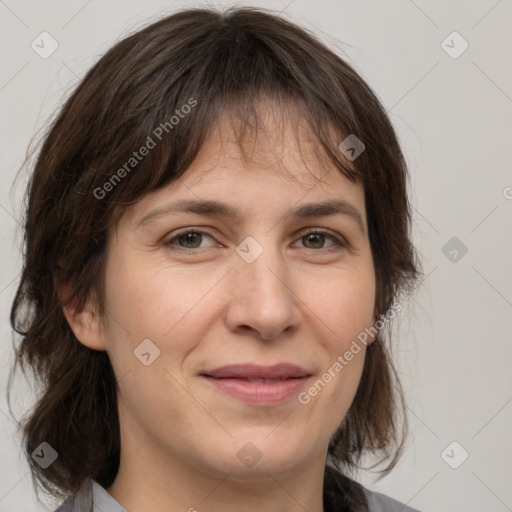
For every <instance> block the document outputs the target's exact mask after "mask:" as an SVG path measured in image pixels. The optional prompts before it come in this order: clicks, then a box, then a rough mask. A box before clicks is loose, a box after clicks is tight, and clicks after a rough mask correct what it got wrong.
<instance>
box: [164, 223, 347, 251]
mask: <svg viewBox="0 0 512 512" xmlns="http://www.w3.org/2000/svg"><path fill="white" fill-rule="evenodd" d="M204 237H207V238H210V239H211V240H213V237H212V236H211V235H209V234H208V233H206V232H205V231H201V230H197V229H190V228H188V229H186V230H183V231H181V232H179V233H177V234H175V235H174V236H173V237H171V238H169V239H168V240H166V241H164V246H165V247H169V248H171V249H177V250H185V251H186V250H187V249H189V251H188V252H193V251H194V250H195V249H203V248H205V247H204V246H201V242H202V241H203V240H204ZM299 240H300V241H302V242H303V243H304V245H305V247H304V248H305V249H312V250H316V251H318V250H328V251H333V250H338V249H340V248H343V247H346V246H347V243H346V242H345V241H343V239H342V238H341V237H338V236H336V235H334V234H333V233H331V232H330V231H328V230H325V229H313V230H309V231H307V232H305V233H304V232H303V234H302V235H301V236H300V238H299ZM326 240H331V245H330V246H328V247H325V246H324V244H325V242H326ZM308 245H309V246H308Z"/></svg>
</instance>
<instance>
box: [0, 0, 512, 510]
mask: <svg viewBox="0 0 512 512" xmlns="http://www.w3.org/2000/svg"><path fill="white" fill-rule="evenodd" d="M212 4H213V3H204V4H199V3H197V2H194V3H186V2H172V1H167V2H165V1H155V0H144V1H143V2H136V1H133V0H131V1H112V0H110V1H102V2H100V1H98V0H92V1H68V2H56V1H45V2H36V1H26V0H24V1H15V0H5V1H1V0H0V16H1V21H0V27H1V29H0V34H1V35H0V38H1V45H2V49H3V52H2V56H3V57H2V65H1V67H0V104H1V109H2V123H1V136H0V140H1V142H2V151H1V152H0V159H1V173H2V174H1V191H0V258H1V266H0V310H1V311H2V316H1V320H0V333H1V340H2V344H1V349H0V372H1V377H0V385H1V391H2V396H1V397H0V431H1V434H2V437H1V443H0V461H1V463H0V512H7V511H20V510H24V511H26V512H33V511H36V510H38V509H37V507H36V505H35V502H34V497H33V494H32V487H31V484H30V480H29V475H28V468H27V466H26V464H25V463H24V461H23V459H22V457H21V455H20V447H19V441H18V438H17V436H16V432H15V428H14V426H13V424H12V422H11V421H10V420H9V418H8V411H7V406H6V403H5V396H4V395H5V383H6V379H7V373H8V367H9V365H10V364H11V362H12V349H11V331H10V327H9V323H8V315H9V310H10V305H11V301H12V298H13V296H14V292H15V287H16V285H17V280H18V277H19V274H18V273H19V268H20V255H19V239H18V238H16V233H15V230H16V227H17V220H16V219H19V218H20V217H19V215H20V210H21V203H20V197H21V193H22V191H23V181H22V182H21V183H20V185H19V186H18V187H17V188H16V189H15V191H14V192H13V193H12V194H10V188H11V184H12V182H13V179H14V176H15V173H16V171H17V169H18V168H19V166H20V165H21V163H22V160H23V157H24V154H25V151H26V148H27V146H28V144H29V142H30V140H31V138H32V137H33V136H34V135H35V133H36V131H37V130H38V129H40V128H41V127H43V126H44V125H45V123H46V121H47V120H48V118H49V116H50V115H51V114H52V112H53V111H54V109H55V108H56V107H57V106H58V105H59V104H61V102H62V98H63V95H64V94H65V93H66V92H68V91H69V90H70V89H71V88H73V87H74V86H75V85H76V84H77V83H78V80H79V78H81V77H83V76H84V73H85V72H86V70H87V69H89V68H90V66H91V65H92V64H93V63H94V62H95V61H96V60H97V59H98V58H99V57H100V56H101V55H102V54H103V53H104V52H105V51H106V50H107V49H108V48H109V47H110V46H111V45H112V44H113V43H114V42H116V41H118V40H119V39H120V38H121V37H123V36H124V35H126V34H128V33H129V32H130V31H132V30H134V29H135V28H137V27H140V26H142V25H143V24H146V23H147V22H148V21H150V20H151V19H154V18H156V17H159V16H161V15H163V14H164V13H170V12H172V11H174V10H176V9H178V8H181V7H184V6H189V5H194V6H197V5H212ZM229 4H230V5H232V4H231V3H229ZM239 4H240V5H243V4H244V2H241V3H239ZM250 4H251V5H259V6H264V7H269V8H272V9H276V10H277V11H280V10H283V15H284V16H287V17H288V18H290V19H291V20H293V21H296V22H297V23H299V24H301V25H303V26H306V27H308V28H310V29H311V30H313V31H314V32H315V33H316V34H317V35H319V36H320V38H321V39H322V40H323V41H324V42H326V43H327V44H328V45H329V46H330V47H331V48H332V49H334V50H335V51H337V52H339V53H340V54H341V55H342V56H344V57H345V58H347V59H348V60H349V62H351V63H352V64H353V65H354V66H355V67H356V69H357V70H358V71H359V72H360V73H361V74H362V76H363V77H364V78H365V79H366V80H367V81H368V82H369V84H370V85H371V87H372V88H373V89H374V90H375V91H376V93H377V94H378V96H379V97H380V98H381V100H382V101H383V104H384V106H385V107H386V108H387V109H388V111H389V113H390V116H391V119H392V121H393V123H394V125H395V127H396V129H397V130H398V133H399V135H400V138H401V141H402V144H403V147H404V149H405V152H406V154H407V160H408V163H409V166H410V172H411V175H412V181H411V185H412V186H411V198H412V201H413V205H414V241H415V243H416V245H417V247H418V249H419V251H420V253H421V254H422V255H423V266H424V270H425V274H426V275H427V277H426V279H425V281H424V282H423V284H422V287H421V289H420V291H419V293H418V295H417V298H416V299H415V300H414V301H412V302H411V303H410V304H409V306H408V307H407V308H406V310H405V314H404V315H403V319H402V321H401V322H400V324H399V325H397V326H396V327H395V331H396V332H397V334H399V336H397V338H396V343H397V347H398V348H397V350H396V352H395V353H396V355H397V357H398V358H399V361H400V370H401V375H402V379H403V382H404V386H405V390H406V393H407V398H408V404H409V413H410V421H411V435H410V438H409V442H408V445H407V450H406V453H405V455H404V457H403V459H402V460H401V463H400V464H399V466H398V467H397V468H396V470H395V471H394V472H393V473H392V474H391V475H390V476H388V477H387V478H385V479H384V480H381V481H380V482H377V483H374V477H373V475H372V474H371V473H368V472H363V473H362V474H361V477H360V480H361V481H362V483H363V484H365V485H366V486H368V487H369V488H371V489H374V490H378V491H380V492H383V493H386V494H389V495H391V496H393V497H395V498H397V499H400V500H401V501H404V502H407V503H408V504H409V505H410V506H413V507H416V508H418V509H420V510H422V511H434V510H436V511H453V510H465V511H467V512H476V511H490V510H493V511H496V512H505V511H509V510H512V487H511V485H510V482H511V481H512V457H511V455H512V436H511V435H510V433H511V424H512V403H511V401H512V386H511V378H510V373H511V372H510V361H512V357H511V356H512V348H511V344H510V339H511V336H510V334H511V330H512V329H511V327H512V326H511V312H512V287H511V265H510V263H511V261H512V260H511V254H512V241H511V236H510V232H511V222H510V220H511V215H510V214H511V209H512V199H511V198H512V188H510V187H512V175H511V173H510V169H511V160H512V159H511V142H512V141H511V124H512V122H511V115H510V114H511V106H512V84H511V82H512V80H511V78H512V73H511V63H512V55H511V53H512V41H511V39H512V36H511V34H512V30H511V29H512V26H511V25H512V23H511V21H512V16H511V14H512V5H511V1H510V0H501V1H495V0H489V1H435V2H434V1H426V0H414V1H412V0H411V1H409V0H400V1H347V0H343V1H337V2H335V1H328V0H315V1H305V0H295V1H292V2H290V1H289V0H285V1H283V2H281V1H278V2H263V1H253V2H250ZM215 5H218V6H220V5H228V2H216V3H215ZM42 31H47V32H49V33H50V34H51V35H52V36H53V37H54V38H55V39H56V40H57V42H58V44H59V47H58V49H57V51H56V52H55V53H54V54H53V55H51V56H50V57H49V58H48V59H46V60H44V59H42V58H41V57H40V56H38V55H37V54H36V53H35V52H34V51H33V50H32V48H31V42H32V41H33V40H34V39H35V38H36V37H37V36H38V35H39V34H40V33H41V32H42ZM453 31H457V32H458V33H460V34H461V36H462V37H463V38H464V39H465V40H466V41H467V42H468V44H469V48H468V49H467V50H466V51H465V52H464V53H463V54H462V55H460V57H458V58H456V59H453V58H452V57H450V56H449V55H448V54H447V53H446V52H445V50H444V49H443V47H442V46H441V43H442V41H443V40H445V38H446V37H447V36H448V35H449V34H451V33H452V32H453ZM447 44H449V45H451V46H454V48H453V49H452V51H456V50H457V49H458V48H460V42H458V41H457V40H454V42H453V43H452V42H451V40H450V39H448V41H447ZM77 122H79V120H77ZM507 187H508V188H507ZM452 237H457V238H458V239H459V240H460V241H461V242H462V243H463V244H464V245H465V246H467V248H468V252H467V254H465V255H464V256H463V257H460V252H459V253H458V255H459V258H460V259H459V260H458V261H456V262H452V261H450V259H449V258H448V257H447V256H445V254H443V252H442V248H443V247H444V246H445V244H446V243H447V242H448V240H450V239H451V238H452ZM18 383H19V389H20V391H19V393H18V395H19V399H18V401H17V403H18V404H21V405H20V407H22V406H23V405H28V404H30V400H31V390H30V387H28V386H24V385H23V384H22V383H21V382H20V379H18ZM18 410H19V408H18ZM453 441H456V442H457V443H459V445H460V447H459V446H456V447H455V449H454V450H453V451H451V449H449V450H448V454H447V455H448V457H447V458H446V455H445V458H446V460H450V462H451V463H452V464H453V463H454V462H457V461H459V460H460V459H459V458H460V457H461V454H462V451H461V450H462V449H464V450H466V451H467V452H468V453H469V458H468V459H467V460H466V461H465V462H464V463H463V464H462V465H460V467H459V468H458V469H452V468H451V467H450V466H449V465H448V464H447V463H446V462H445V460H443V458H442V455H441V454H442V453H443V452H444V450H445V448H446V447H448V446H449V445H450V443H452V442H453ZM461 447H462V448H461ZM52 506H53V504H52V503H49V509H51V508H52ZM39 510H41V509H40V508H39Z"/></svg>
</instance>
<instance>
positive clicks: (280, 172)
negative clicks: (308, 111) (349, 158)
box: [129, 106, 364, 220]
mask: <svg viewBox="0 0 512 512" xmlns="http://www.w3.org/2000/svg"><path fill="white" fill-rule="evenodd" d="M336 137H337V135H336V134H333V138H334V142H335V141H336ZM338 138H339V136H338ZM340 158H342V157H341V156H340ZM346 165H347V167H348V163H347V164H346ZM177 197H185V198H190V199H222V200H223V201H224V202H231V203H233V204H236V205H238V206H239V207H240V206H242V208H241V209H249V207H251V205H252V206H258V205H261V206H262V207H268V206H269V205H270V206H271V207H272V206H277V204H279V203H282V204H288V205H289V206H292V205H294V204H296V203H297V202H299V201H301V200H304V202H309V201H314V200H318V199H326V198H328V199H336V198H343V199H346V200H351V201H352V203H353V204H354V206H356V207H359V208H360V209H361V210H362V212H361V213H363V214H364V190H363V187H362V185H361V184H360V183H354V182H352V181H350V180H349V179H348V178H347V177H345V176H344V175H343V174H342V172H341V170H340V169H339V168H337V167H336V166H335V164H334V162H333V161H332V160H331V159H330V158H329V157H328V156H327V155H326V154H325V151H324V149H323V148H322V146H321V144H320V142H319V141H318V139H317V138H316V137H315V136H314V134H313V133H312V131H311V128H310V127H309V126H308V124H307V122H306V121H305V119H304V118H303V117H301V116H300V114H298V113H297V111H294V110H290V109H289V108H286V109H279V108H278V109H276V108H273V107H269V106H263V107H261V108H259V110H258V117H257V119H254V122H252V120H251V119H247V118H245V119H240V117H239V116H235V115H233V113H232V112H228V113H226V114H224V115H223V116H221V118H220V120H219V121H218V122H217V123H216V124H215V125H214V126H213V129H212V130H211V131H210V133H209V136H208V137H207V138H206V140H205V141H204V142H203V144H202V146H201V148H200V150H199V152H198V154H197V155H196V158H195V159H194V161H193V162H192V164H191V165H190V166H189V167H188V169H187V170H186V172H185V173H184V174H183V175H182V176H181V177H180V179H179V180H177V182H176V181H175V182H172V183H171V184H170V185H169V186H167V187H164V188H162V189H160V190H157V191H156V192H153V193H152V194H150V195H148V196H146V197H145V198H143V199H142V200H141V201H139V202H138V203H136V204H135V205H133V206H132V207H131V208H130V209H131V212H130V214H129V217H130V218H131V220H134V219H136V218H138V216H141V215H144V214H145V212H146V211H148V210H149V209H151V208H153V207H156V206H159V205H160V204H162V203H163V202H166V201H168V200H170V199H176V198H177ZM363 217H364V215H363Z"/></svg>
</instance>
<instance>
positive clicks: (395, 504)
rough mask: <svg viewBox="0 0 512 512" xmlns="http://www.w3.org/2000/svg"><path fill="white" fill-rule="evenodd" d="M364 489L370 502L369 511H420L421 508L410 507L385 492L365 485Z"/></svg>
mask: <svg viewBox="0 0 512 512" xmlns="http://www.w3.org/2000/svg"><path fill="white" fill-rule="evenodd" d="M363 491H364V493H365V495H366V501H367V502H368V512H419V510H417V509H415V508H411V507H408V506H407V505H406V504H404V503H402V502H400V501H397V500H395V499H393V498H390V497H389V496H386V495H385V494H381V493H379V492H373V491H370V490H368V489H366V488H365V487H363Z"/></svg>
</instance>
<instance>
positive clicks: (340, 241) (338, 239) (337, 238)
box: [163, 226, 349, 253]
mask: <svg viewBox="0 0 512 512" xmlns="http://www.w3.org/2000/svg"><path fill="white" fill-rule="evenodd" d="M186 233H199V234H201V235H207V236H209V237H210V238H212V239H215V237H214V236H213V235H212V234H211V233H209V232H208V231H207V230H206V229H205V228H201V227H199V228H196V227H192V226H190V227H186V228H182V229H179V230H177V231H173V232H171V234H172V236H170V237H165V238H164V240H163V244H164V246H165V247H172V248H173V249H176V250H178V251H184V252H187V253H195V252H200V251H203V250H205V249H206V248H195V249H186V248H184V247H179V246H177V245H174V244H172V243H171V242H172V241H173V240H175V239H176V238H178V237H180V236H181V235H184V234H186ZM309 234H321V235H326V236H328V237H330V238H331V239H332V240H333V241H334V243H335V245H337V246H339V247H341V248H346V247H348V246H349V243H348V242H347V240H346V238H345V237H344V236H342V235H340V234H338V233H336V232H335V231H332V230H330V229H327V228H315V227H308V228H304V229H302V230H301V231H299V232H298V233H297V234H296V235H295V237H296V238H297V239H300V238H302V237H304V236H306V235H309ZM303 249H308V248H307V247H303ZM310 250H312V251H316V252H321V251H329V250H331V251H332V248H324V249H310Z"/></svg>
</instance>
